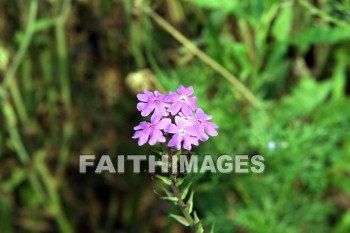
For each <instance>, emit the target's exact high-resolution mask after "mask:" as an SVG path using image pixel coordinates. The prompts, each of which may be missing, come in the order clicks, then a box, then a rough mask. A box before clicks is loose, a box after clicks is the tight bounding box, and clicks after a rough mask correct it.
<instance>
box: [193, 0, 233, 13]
mask: <svg viewBox="0 0 350 233" xmlns="http://www.w3.org/2000/svg"><path fill="white" fill-rule="evenodd" d="M190 2H192V3H194V4H195V5H197V6H198V7H201V8H205V9H210V10H224V11H226V12H228V11H232V10H234V9H235V6H236V3H235V1H233V0H220V1H218V0H190Z"/></svg>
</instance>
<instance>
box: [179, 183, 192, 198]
mask: <svg viewBox="0 0 350 233" xmlns="http://www.w3.org/2000/svg"><path fill="white" fill-rule="evenodd" d="M191 185H192V183H189V184H188V185H187V186H186V188H185V189H184V190H183V191H182V194H181V199H182V200H185V198H186V196H187V194H188V191H189V190H190V187H191Z"/></svg>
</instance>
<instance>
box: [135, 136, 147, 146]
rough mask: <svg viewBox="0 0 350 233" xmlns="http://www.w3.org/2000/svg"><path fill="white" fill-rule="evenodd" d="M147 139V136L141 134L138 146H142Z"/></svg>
mask: <svg viewBox="0 0 350 233" xmlns="http://www.w3.org/2000/svg"><path fill="white" fill-rule="evenodd" d="M148 137H149V135H148V134H145V133H142V135H141V136H140V138H139V142H138V144H139V146H142V145H143V144H145V143H146V142H147V140H148Z"/></svg>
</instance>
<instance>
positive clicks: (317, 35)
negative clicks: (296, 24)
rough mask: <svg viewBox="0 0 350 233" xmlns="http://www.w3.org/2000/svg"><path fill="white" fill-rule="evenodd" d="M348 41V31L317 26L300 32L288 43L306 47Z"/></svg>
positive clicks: (349, 37) (349, 32)
mask: <svg viewBox="0 0 350 233" xmlns="http://www.w3.org/2000/svg"><path fill="white" fill-rule="evenodd" d="M349 39H350V30H348V29H347V28H341V27H330V26H319V27H310V28H309V29H308V30H306V31H304V32H300V33H299V34H297V35H296V36H295V37H293V38H292V39H291V40H290V41H289V42H290V43H292V44H296V45H308V44H319V43H335V42H340V41H345V40H349Z"/></svg>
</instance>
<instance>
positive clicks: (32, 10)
mask: <svg viewBox="0 0 350 233" xmlns="http://www.w3.org/2000/svg"><path fill="white" fill-rule="evenodd" d="M38 2H39V1H38V0H32V1H31V2H30V6H29V17H28V25H27V30H26V32H25V34H24V38H23V41H22V43H21V45H20V48H19V50H18V52H17V54H16V56H15V58H14V60H13V62H12V63H11V65H10V67H9V69H8V71H7V72H6V75H5V78H4V80H3V85H2V86H3V88H4V89H5V88H6V86H7V85H8V84H9V83H10V81H11V80H12V79H13V77H14V75H15V74H16V72H17V69H18V67H19V65H20V64H21V62H22V60H23V57H24V55H25V54H26V52H27V50H28V47H29V45H30V42H31V40H32V37H33V33H34V25H35V20H36V15H37V12H38Z"/></svg>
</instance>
